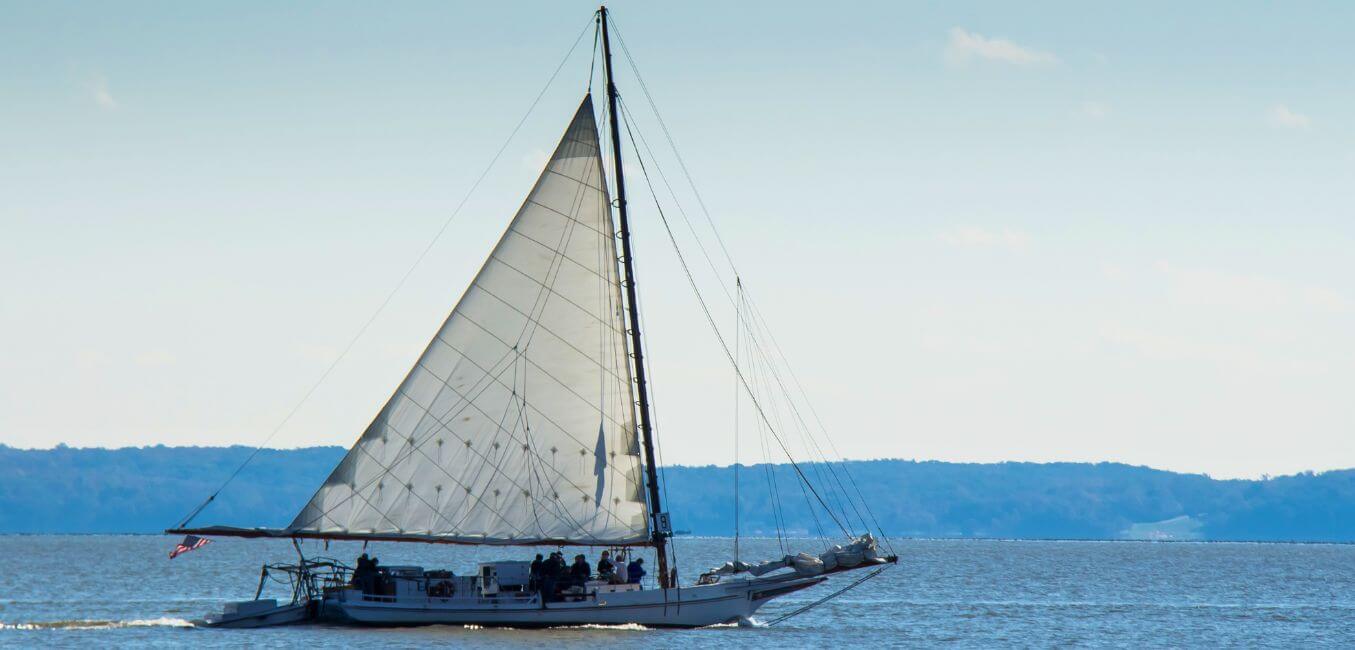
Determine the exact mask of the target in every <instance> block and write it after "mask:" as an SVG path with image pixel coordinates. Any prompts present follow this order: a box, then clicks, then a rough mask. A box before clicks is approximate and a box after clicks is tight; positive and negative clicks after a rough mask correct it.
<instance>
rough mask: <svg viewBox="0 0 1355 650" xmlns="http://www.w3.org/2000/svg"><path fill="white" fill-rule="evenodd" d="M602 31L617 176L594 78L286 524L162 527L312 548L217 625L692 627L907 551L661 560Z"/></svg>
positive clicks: (748, 613)
mask: <svg viewBox="0 0 1355 650" xmlns="http://www.w3.org/2000/svg"><path fill="white" fill-rule="evenodd" d="M608 23H609V20H608V16H607V9H606V8H605V7H603V8H601V9H600V10H599V11H598V12H597V25H598V28H599V29H600V41H601V45H602V54H603V57H602V59H603V63H604V70H605V72H604V74H605V75H606V76H605V80H606V82H607V89H606V93H607V97H606V104H607V105H606V111H607V117H608V119H607V120H606V123H607V124H609V126H610V128H609V130H610V147H611V160H612V163H613V164H612V169H613V174H614V177H613V179H612V181H613V183H614V184H611V185H609V183H608V179H607V178H606V174H605V173H604V172H605V169H604V162H603V146H604V144H603V141H602V139H601V137H600V135H599V129H598V126H597V125H598V122H597V118H596V116H595V107H594V103H593V97H592V94H591V92H589V93H587V94H585V96H584V97H583V99H582V101H581V102H580V104H579V105H578V109H577V110H576V111H575V112H574V115H573V117H572V119H571V120H570V121H569V125H568V127H567V128H566V129H565V132H564V135H563V136H562V137H561V138H560V141H559V144H558V145H557V146H556V148H555V150H554V153H553V154H552V155H551V156H550V159H549V161H548V162H547V163H546V165H545V169H544V170H543V171H542V173H541V175H540V177H539V178H538V179H537V181H536V183H535V185H534V186H533V187H532V189H531V191H530V192H529V193H528V195H527V198H526V200H525V201H524V202H523V203H522V205H521V207H520V209H519V210H518V211H517V213H516V214H515V215H514V216H513V218H512V220H511V221H510V222H509V224H508V226H507V228H506V230H505V231H504V233H503V235H502V237H501V238H500V239H499V241H498V243H497V245H496V246H495V247H494V249H493V251H492V252H491V253H490V255H489V257H488V259H487V260H486V261H485V263H484V265H483V266H482V267H481V269H480V270H479V272H478V273H477V274H476V276H475V278H474V280H473V281H472V282H471V283H470V286H469V287H468V288H467V289H466V291H465V293H464V294H463V295H462V297H461V299H460V300H459V302H458V303H457V304H456V305H455V308H454V309H453V310H452V311H451V314H450V315H449V316H448V317H447V319H446V320H445V322H443V323H442V326H441V327H440V328H439V329H438V331H437V334H436V335H435V336H434V337H433V340H432V341H431V342H430V343H429V345H428V347H427V348H426V349H425V350H424V351H423V353H422V354H421V355H420V356H419V358H418V360H417V362H416V363H415V364H414V367H413V368H412V369H411V370H410V371H409V373H408V375H407V376H406V377H405V378H404V380H403V381H402V382H401V383H400V385H399V386H398V387H397V388H396V390H395V392H394V394H393V395H392V396H391V398H390V399H389V401H387V402H386V404H385V405H384V406H383V407H382V408H381V410H380V411H379V412H378V414H377V415H376V417H375V418H374V419H373V421H372V422H371V424H370V425H369V426H368V427H367V428H366V430H365V431H363V433H362V435H361V436H360V437H359V438H358V440H357V441H356V442H355V443H354V444H353V446H352V447H351V449H350V450H349V451H348V453H347V455H346V456H344V458H343V459H342V461H340V462H339V464H338V465H337V466H336V467H335V468H334V470H333V471H332V472H331V473H330V475H329V477H328V478H327V479H326V480H325V481H324V483H323V484H322V485H320V486H319V488H318V489H317V490H316V492H315V494H314V496H313V497H311V499H310V500H309V502H307V503H306V505H305V506H304V507H303V508H302V509H301V511H300V512H299V513H297V515H296V517H295V518H294V519H293V520H292V522H291V523H290V524H289V525H287V526H286V527H284V528H241V527H230V526H201V527H191V526H189V525H187V520H186V521H185V522H184V523H182V524H181V525H179V526H176V527H175V528H172V529H170V530H168V531H166V532H167V533H172V534H185V535H193V536H196V537H202V538H210V537H220V536H229V537H244V538H273V539H287V540H291V541H292V542H293V545H294V546H295V547H296V549H297V551H298V553H299V554H301V559H300V562H299V563H298V564H292V565H268V566H265V567H264V570H263V575H261V576H260V592H261V591H262V588H263V585H264V578H265V577H267V576H268V575H269V574H270V573H272V574H274V575H277V574H285V575H287V576H289V577H290V579H291V581H292V582H291V584H292V585H293V591H292V593H293V598H292V600H291V602H289V603H284V604H281V605H279V604H278V602H277V601H276V600H275V599H267V600H261V599H259V595H260V593H256V594H255V599H254V600H248V601H241V602H238V603H231V604H230V605H228V606H227V607H226V610H225V611H224V612H223V613H222V614H220V615H216V616H213V617H209V618H208V619H207V622H208V623H209V624H212V625H220V626H227V627H258V626H265V625H277V624H286V623H300V622H306V621H314V620H325V621H331V622H341V623H350V624H359V625H427V624H475V625H489V626H520V627H544V626H560V625H578V624H626V623H635V624H641V625H645V626H674V627H698V626H707V625H714V624H721V623H729V622H735V621H739V620H742V619H748V618H750V617H752V616H753V614H754V612H756V611H757V610H758V609H759V608H760V607H762V606H763V605H764V604H766V603H767V602H768V601H770V600H772V599H774V598H777V597H779V596H784V595H786V594H790V593H793V592H797V591H800V590H803V589H807V588H810V587H814V586H816V585H819V584H821V583H823V582H825V581H826V580H828V579H829V577H830V576H832V575H834V574H837V573H842V572H846V571H857V570H862V569H869V568H880V567H884V566H887V565H889V564H891V563H894V562H896V561H897V558H896V557H894V556H885V555H882V553H881V551H880V549H879V547H878V544H877V540H876V538H875V537H873V536H872V535H871V534H870V533H869V532H866V533H864V534H860V535H858V536H855V537H854V538H850V539H846V540H844V541H845V542H846V543H845V544H841V545H837V546H834V547H832V548H829V549H828V550H827V551H825V552H823V553H820V554H818V555H813V554H809V553H800V554H798V555H789V554H788V555H785V556H784V557H781V558H774V559H771V560H769V561H766V562H762V563H759V564H749V563H744V562H741V561H737V559H736V560H735V561H733V562H728V563H725V564H724V565H723V566H721V567H719V568H717V569H712V570H711V571H709V572H706V573H703V574H702V575H700V576H699V577H698V579H697V580H696V581H694V582H692V583H688V584H681V582H680V580H679V576H678V575H677V572H676V570H675V569H673V568H671V567H670V566H669V564H670V562H669V559H670V553H669V548H668V546H669V543H670V541H671V540H670V538H671V537H672V536H673V530H672V523H671V520H670V516H669V513H668V512H666V511H665V510H664V508H663V506H662V500H661V497H662V495H661V492H660V489H659V475H658V462H657V460H656V456H655V445H654V435H655V427H654V424H653V420H652V418H653V414H652V408H651V404H650V396H649V392H648V384H647V377H646V365H645V362H644V356H643V350H644V347H643V339H642V337H641V331H640V326H639V325H640V319H639V312H638V307H637V300H636V292H637V284H636V278H635V268H634V264H633V263H632V259H633V258H632V251H631V232H630V220H629V217H630V215H629V212H628V209H627V202H626V185H625V176H624V168H623V166H622V163H621V160H622V155H621V154H622V146H621V134H620V130H619V126H618V122H619V119H618V115H617V101H618V94H617V89H616V85H615V83H614V81H613V73H612V51H611V37H610V34H609V33H608ZM609 187H614V188H615V193H616V198H615V200H613V199H612V196H611V192H610V191H609ZM618 243H619V247H620V250H617V247H618ZM209 500H210V499H209ZM200 510H201V509H199V511H200ZM194 514H196V512H195V513H194ZM192 516H193V515H190V517H189V519H191V518H192ZM308 539H315V540H356V541H362V542H364V543H368V542H415V543H428V544H459V545H490V546H547V547H566V546H584V547H593V548H605V549H611V550H612V551H613V552H622V553H629V554H631V556H632V557H636V556H639V555H642V554H644V553H647V552H650V551H652V553H653V556H652V557H654V558H655V559H656V560H657V562H656V564H657V567H656V568H657V570H656V571H655V575H654V578H655V579H654V580H653V581H652V583H651V582H649V581H644V580H637V579H634V578H635V576H631V579H629V580H618V579H616V576H614V575H613V576H600V577H601V578H602V579H589V580H583V581H579V582H576V583H573V584H569V585H568V586H565V585H564V584H563V583H559V584H551V583H552V582H554V581H552V580H550V579H546V580H543V579H542V577H541V576H540V575H538V574H537V572H534V571H533V569H532V567H531V566H529V563H527V562H524V561H521V560H505V561H498V562H485V563H481V564H479V565H478V566H476V568H475V571H474V572H472V573H467V574H465V575H459V574H456V573H454V572H453V571H450V570H435V569H427V568H424V567H419V566H401V565H396V566H385V567H380V568H374V567H373V566H372V565H371V564H368V565H367V566H366V567H365V568H362V567H359V568H358V569H352V568H350V567H348V566H347V565H345V564H343V563H341V562H337V561H333V560H325V559H320V558H306V557H305V555H304V554H302V553H301V549H302V547H301V545H300V544H299V540H308ZM364 548H365V544H364ZM590 577H591V576H590Z"/></svg>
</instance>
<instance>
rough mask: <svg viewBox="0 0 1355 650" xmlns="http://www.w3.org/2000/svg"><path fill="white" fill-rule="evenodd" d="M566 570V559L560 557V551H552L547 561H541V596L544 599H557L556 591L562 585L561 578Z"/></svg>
mask: <svg viewBox="0 0 1355 650" xmlns="http://www.w3.org/2000/svg"><path fill="white" fill-rule="evenodd" d="M564 572H565V561H564V560H563V559H561V558H560V554H559V553H558V552H556V553H551V554H550V557H549V558H547V559H546V561H545V562H542V563H541V598H542V599H543V600H547V601H550V600H555V592H556V591H557V590H558V588H559V587H560V586H561V578H562V577H563V574H564Z"/></svg>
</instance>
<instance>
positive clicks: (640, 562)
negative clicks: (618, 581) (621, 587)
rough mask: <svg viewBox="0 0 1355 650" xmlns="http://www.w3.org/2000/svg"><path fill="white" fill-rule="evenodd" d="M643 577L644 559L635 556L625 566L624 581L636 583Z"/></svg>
mask: <svg viewBox="0 0 1355 650" xmlns="http://www.w3.org/2000/svg"><path fill="white" fill-rule="evenodd" d="M643 577H645V559H644V558H642V557H637V558H635V560H634V561H633V562H631V563H630V566H627V567H626V582H628V583H630V584H633V585H638V584H640V579H641V578H643Z"/></svg>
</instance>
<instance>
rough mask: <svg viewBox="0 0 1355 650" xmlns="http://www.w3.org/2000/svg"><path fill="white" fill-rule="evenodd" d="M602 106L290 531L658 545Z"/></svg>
mask: <svg viewBox="0 0 1355 650" xmlns="http://www.w3.org/2000/svg"><path fill="white" fill-rule="evenodd" d="M615 243H616V237H615V233H614V230H613V226H612V219H611V213H610V200H609V198H608V193H607V189H606V181H605V179H604V176H603V169H602V158H601V152H600V147H599V139H598V132H597V126H596V124H595V122H594V118H593V105H592V100H591V97H585V98H584V101H583V104H582V105H581V106H579V110H578V112H577V113H576V114H575V116H574V120H573V122H572V123H571V124H570V126H569V129H568V130H567V131H566V133H565V136H564V138H563V139H562V140H561V142H560V145H559V147H558V148H557V149H556V151H555V154H554V155H553V156H552V157H551V159H550V162H549V163H548V164H547V165H546V169H545V170H544V171H543V172H542V174H541V177H540V178H539V179H538V180H537V182H536V185H535V186H534V187H533V188H532V191H531V194H530V195H528V197H527V200H526V202H524V203H523V205H522V207H521V209H519V211H518V213H517V215H516V216H515V217H514V218H513V220H512V223H511V224H510V225H509V227H508V229H507V231H506V232H505V233H504V235H503V237H502V239H500V240H499V243H498V245H497V246H496V247H495V248H494V251H493V253H492V254H491V255H490V256H489V259H488V260H487V261H486V262H485V264H484V266H483V267H482V268H481V270H480V272H479V274H478V275H477V276H476V278H475V281H474V282H473V283H472V284H471V286H470V287H469V288H468V289H467V290H466V293H465V294H464V295H463V296H462V298H461V301H460V302H459V303H458V304H457V305H456V308H455V309H454V310H453V311H452V313H451V315H450V316H449V317H448V318H447V321H446V322H445V323H444V324H443V325H442V328H441V329H440V330H438V333H437V336H436V337H434V339H433V341H432V342H431V343H430V344H429V346H428V348H427V350H425V351H424V353H423V354H422V356H421V357H420V358H419V361H418V363H417V364H415V366H414V368H413V370H411V371H410V373H409V375H408V376H407V377H406V378H405V379H404V381H403V382H402V383H401V384H400V387H399V388H398V389H397V390H396V391H395V394H394V395H393V396H392V397H391V399H390V401H389V402H387V403H386V405H385V406H384V407H383V408H382V409H381V412H380V413H379V414H378V415H377V417H376V419H375V420H374V421H373V422H372V424H371V425H370V426H368V428H367V430H366V431H365V432H364V433H363V434H362V437H361V438H359V439H358V441H357V443H356V444H354V445H353V447H352V449H351V450H349V452H348V455H347V456H345V457H344V459H343V461H342V462H341V463H340V464H339V466H338V467H337V468H336V469H335V470H334V472H333V473H332V474H331V475H330V477H329V478H328V479H327V480H326V481H325V483H324V485H323V486H322V487H321V488H320V489H319V491H318V492H316V494H315V496H314V497H313V498H312V499H311V501H310V503H308V504H307V505H306V507H305V508H304V509H302V511H301V513H300V514H298V515H297V517H296V519H295V521H293V522H292V524H291V526H290V527H289V529H288V530H289V531H291V532H295V533H306V534H320V535H325V534H332V535H336V536H345V537H353V536H356V537H362V536H372V537H383V538H389V537H410V538H423V539H430V538H435V539H438V540H443V541H462V542H469V543H486V544H510V543H519V544H521V543H539V542H552V541H554V542H562V543H579V544H635V543H643V542H645V541H647V540H648V539H649V522H648V515H647V512H646V506H645V502H644V496H643V492H642V490H641V486H642V473H641V469H642V468H641V460H640V452H639V444H638V441H637V438H636V426H635V408H634V399H633V397H632V380H631V370H630V364H629V355H628V348H627V341H626V331H625V327H626V326H625V318H624V315H623V308H624V306H623V304H622V301H621V290H620V282H619V277H620V275H619V273H618V270H617V266H618V261H617V252H616V247H615Z"/></svg>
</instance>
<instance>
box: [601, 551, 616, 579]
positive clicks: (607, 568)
mask: <svg viewBox="0 0 1355 650" xmlns="http://www.w3.org/2000/svg"><path fill="white" fill-rule="evenodd" d="M614 577H616V566H615V565H613V564H612V558H611V553H609V552H607V551H603V552H602V558H601V559H599V560H598V580H606V581H607V582H611V581H612V578H614Z"/></svg>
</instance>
